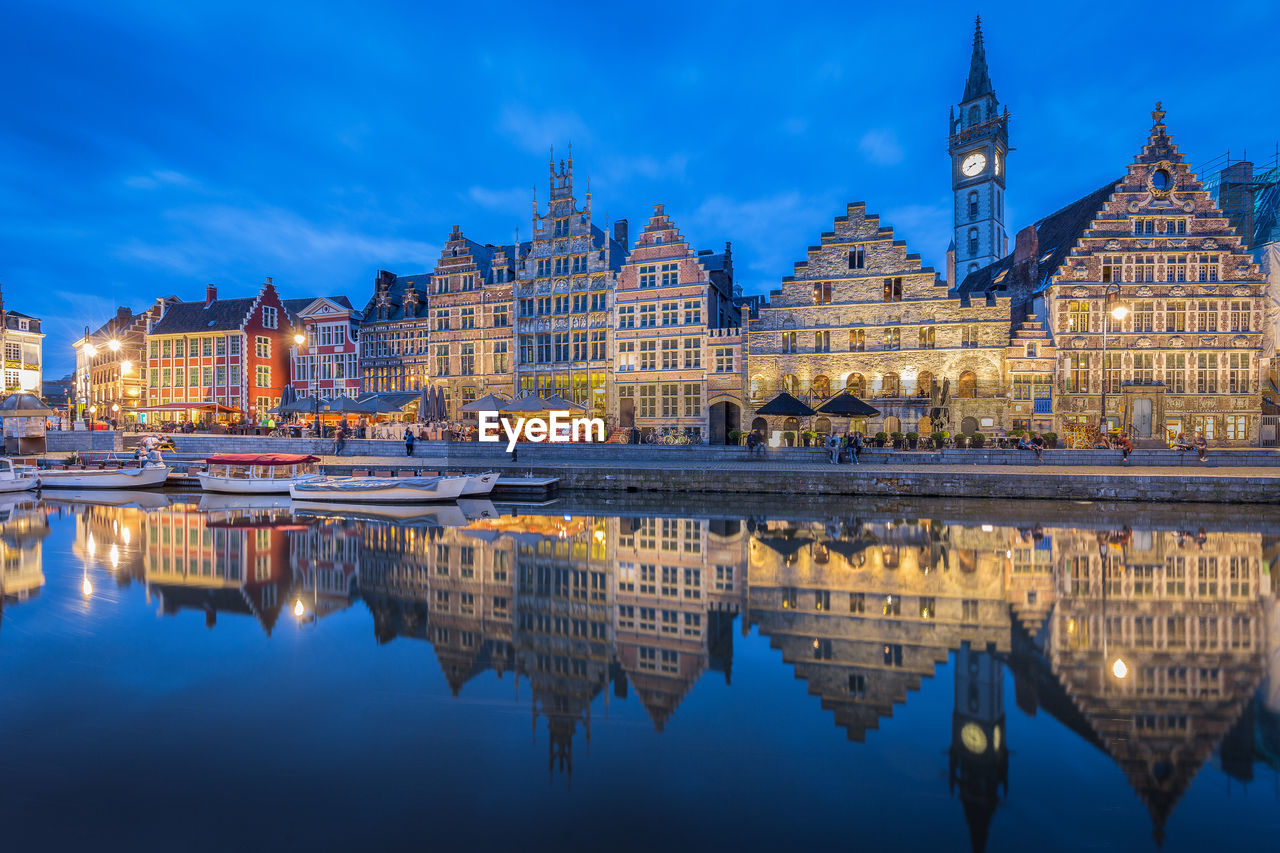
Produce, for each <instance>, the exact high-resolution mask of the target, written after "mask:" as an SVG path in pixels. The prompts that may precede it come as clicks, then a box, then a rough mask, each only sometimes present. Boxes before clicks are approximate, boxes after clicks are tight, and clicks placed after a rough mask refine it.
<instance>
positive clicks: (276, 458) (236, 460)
mask: <svg viewBox="0 0 1280 853" xmlns="http://www.w3.org/2000/svg"><path fill="white" fill-rule="evenodd" d="M205 461H206V462H208V463H209V464H210V465H268V466H272V467H279V466H284V465H301V464H303V463H304V462H319V461H320V457H319V456H311V455H308V454H304V453H219V454H217V455H215V456H210V457H208V458H207V459H205Z"/></svg>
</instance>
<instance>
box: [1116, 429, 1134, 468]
mask: <svg viewBox="0 0 1280 853" xmlns="http://www.w3.org/2000/svg"><path fill="white" fill-rule="evenodd" d="M1115 445H1116V447H1118V448H1120V452H1121V453H1122V454H1123V455H1122V456H1121V457H1120V462H1121V463H1122V464H1124V465H1128V464H1129V454H1130V453H1132V452H1133V442H1131V441H1129V436H1127V435H1125V434H1124V433H1121V434H1120V435H1117V436H1116V438H1115Z"/></svg>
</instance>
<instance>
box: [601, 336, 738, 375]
mask: <svg viewBox="0 0 1280 853" xmlns="http://www.w3.org/2000/svg"><path fill="white" fill-rule="evenodd" d="M659 352H661V362H659ZM730 353H731V355H730V358H732V350H730ZM701 367H702V339H701V338H664V339H662V341H661V342H659V341H657V340H641V341H619V342H618V370H621V371H629V370H658V369H659V368H661V369H662V370H680V369H684V370H690V369H696V368H701Z"/></svg>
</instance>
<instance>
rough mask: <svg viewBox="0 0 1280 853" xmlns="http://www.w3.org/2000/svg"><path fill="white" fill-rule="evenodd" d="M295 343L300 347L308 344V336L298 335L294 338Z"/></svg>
mask: <svg viewBox="0 0 1280 853" xmlns="http://www.w3.org/2000/svg"><path fill="white" fill-rule="evenodd" d="M293 342H294V343H295V344H297V345H298V346H302V345H303V344H305V343H306V342H307V336H306V335H304V334H302V333H301V332H299V333H298V334H296V335H294V336H293Z"/></svg>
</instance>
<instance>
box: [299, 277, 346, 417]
mask: <svg viewBox="0 0 1280 853" xmlns="http://www.w3.org/2000/svg"><path fill="white" fill-rule="evenodd" d="M284 306H285V308H286V309H287V310H288V311H289V317H290V319H291V322H292V325H293V329H292V337H291V338H290V340H289V345H290V347H291V350H290V352H291V355H292V372H291V378H292V380H293V387H294V389H295V390H296V391H297V392H298V396H300V397H310V396H319V397H326V398H328V397H337V396H341V395H346V396H348V397H355V396H358V395H359V394H360V349H359V348H360V344H359V341H358V340H357V337H358V334H359V326H360V312H358V311H356V310H354V309H353V308H352V307H351V302H350V301H349V300H348V299H347V297H345V296H318V297H315V298H314V299H286V300H285V301H284Z"/></svg>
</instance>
